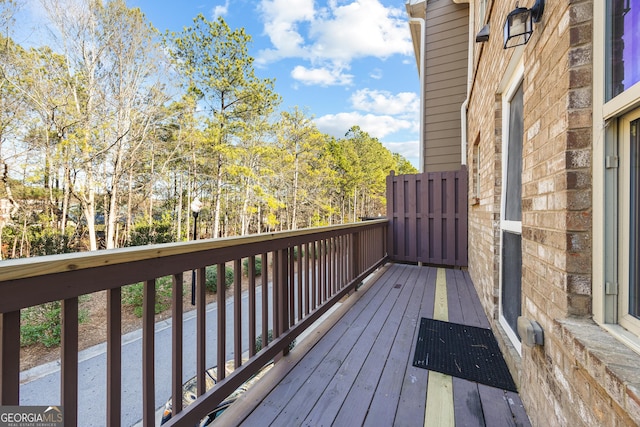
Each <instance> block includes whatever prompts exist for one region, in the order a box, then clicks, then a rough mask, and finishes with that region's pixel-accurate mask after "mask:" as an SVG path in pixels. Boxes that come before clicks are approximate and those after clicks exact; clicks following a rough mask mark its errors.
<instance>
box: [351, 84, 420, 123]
mask: <svg viewBox="0 0 640 427" xmlns="http://www.w3.org/2000/svg"><path fill="white" fill-rule="evenodd" d="M351 104H352V105H353V108H355V109H356V110H360V111H366V112H370V113H376V114H390V115H402V116H405V115H408V116H411V117H415V119H416V120H417V119H418V114H419V110H420V98H419V97H418V94H417V93H415V92H400V93H398V94H395V95H394V94H392V93H391V92H387V91H384V90H371V89H362V90H358V91H356V92H354V93H353V95H351Z"/></svg>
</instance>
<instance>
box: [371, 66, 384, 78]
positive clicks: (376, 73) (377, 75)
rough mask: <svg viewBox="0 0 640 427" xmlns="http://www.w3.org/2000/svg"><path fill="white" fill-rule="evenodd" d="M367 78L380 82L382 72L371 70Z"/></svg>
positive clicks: (377, 69)
mask: <svg viewBox="0 0 640 427" xmlns="http://www.w3.org/2000/svg"><path fill="white" fill-rule="evenodd" d="M369 77H371V78H372V79H375V80H380V79H381V78H382V77H383V73H382V70H381V69H380V68H375V69H373V71H371V72H370V73H369Z"/></svg>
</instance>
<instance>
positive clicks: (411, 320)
mask: <svg viewBox="0 0 640 427" xmlns="http://www.w3.org/2000/svg"><path fill="white" fill-rule="evenodd" d="M437 271H438V269H437V268H432V267H418V266H410V265H400V264H393V265H391V266H388V268H387V269H386V270H385V271H384V272H382V273H381V274H380V275H379V276H378V277H377V278H376V280H375V281H373V282H372V283H369V284H368V285H367V286H365V288H363V290H362V293H361V294H359V295H358V296H357V300H356V301H355V302H353V304H352V305H350V307H349V309H348V310H346V311H345V312H344V314H343V315H342V317H341V318H340V319H337V321H336V323H335V324H334V325H333V327H331V328H330V329H328V328H327V331H326V333H325V334H324V336H322V337H321V338H320V339H318V340H317V342H316V343H313V344H311V345H309V344H307V345H306V348H308V351H307V353H306V354H304V353H300V354H299V355H298V356H295V353H296V349H294V350H293V351H292V355H293V356H289V357H291V358H292V359H293V358H294V357H298V358H299V360H298V359H296V361H295V362H294V363H292V366H293V367H292V368H290V369H289V370H288V371H286V372H287V373H286V375H285V374H283V375H281V376H280V377H278V378H277V379H273V380H272V381H273V384H275V385H271V386H270V387H264V389H265V391H264V392H263V395H260V396H258V395H257V394H256V395H251V394H250V393H252V391H253V390H250V391H249V392H248V393H247V396H246V397H247V399H244V401H245V402H252V403H251V405H252V408H249V410H246V409H243V410H242V411H233V410H232V409H233V408H232V409H230V410H228V411H227V413H228V414H229V417H227V413H225V414H224V415H223V416H222V417H221V418H220V419H218V420H216V422H215V425H243V426H266V425H272V426H280V425H287V426H300V425H304V426H315V425H325V426H328V425H366V426H379V425H385V426H387V425H388V426H391V425H393V426H416V425H423V424H424V422H425V405H426V400H427V386H428V382H429V381H428V376H429V371H427V370H425V369H421V368H416V367H414V366H413V354H414V351H415V345H416V341H417V334H418V329H419V328H418V327H419V324H420V318H421V317H427V318H433V315H434V305H435V304H436V301H435V288H436V286H435V284H436V275H437ZM441 274H442V272H441ZM445 277H446V287H447V297H446V303H447V305H448V316H449V321H451V322H456V323H463V324H469V325H471V326H479V327H488V325H489V323H488V320H487V319H486V317H485V316H484V312H483V310H482V307H480V302H479V300H478V297H477V295H476V293H475V289H474V288H473V284H472V283H471V281H470V279H469V276H468V274H467V273H466V272H464V271H460V270H448V271H446V276H445ZM398 285H399V286H398ZM359 292H360V291H359ZM440 305H442V301H441V302H440ZM449 378H450V377H449ZM265 379H266V377H265ZM452 389H453V402H452V404H451V405H452V406H453V412H454V418H455V425H456V426H471V427H476V426H485V425H486V426H490V425H491V426H493V425H514V426H515V425H517V426H529V425H530V423H529V420H528V417H527V415H526V413H525V411H524V408H523V406H522V402H521V401H520V398H519V396H518V395H517V393H512V392H505V391H503V390H499V389H495V388H492V387H488V386H485V385H479V384H477V383H474V382H471V381H467V380H464V379H460V378H453V379H452ZM256 393H258V392H257V391H256ZM449 399H451V398H449ZM256 402H258V403H256ZM238 403H241V402H238ZM233 406H235V405H233ZM249 411H252V412H251V413H250V414H249V415H248V416H247V417H246V418H244V421H243V419H238V418H235V419H234V418H233V414H241V413H242V414H243V415H242V416H243V417H244V416H245V415H246V413H247V412H249ZM430 411H431V412H430V416H431V417H433V418H437V417H438V416H439V415H438V414H437V413H434V412H433V411H435V410H433V409H432V410H430Z"/></svg>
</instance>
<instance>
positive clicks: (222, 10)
mask: <svg viewBox="0 0 640 427" xmlns="http://www.w3.org/2000/svg"><path fill="white" fill-rule="evenodd" d="M228 12H229V0H225V2H224V5H218V6H216V7H214V8H213V19H217V18H218V17H219V16H224V15H226V14H227V13H228Z"/></svg>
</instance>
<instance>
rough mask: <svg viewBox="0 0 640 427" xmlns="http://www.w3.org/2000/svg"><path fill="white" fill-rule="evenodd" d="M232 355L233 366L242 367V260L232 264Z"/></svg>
mask: <svg viewBox="0 0 640 427" xmlns="http://www.w3.org/2000/svg"><path fill="white" fill-rule="evenodd" d="M233 355H234V366H235V367H236V368H238V367H239V366H240V365H242V260H240V259H236V260H235V261H234V262H233Z"/></svg>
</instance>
